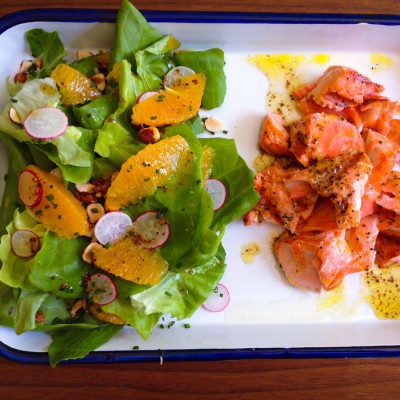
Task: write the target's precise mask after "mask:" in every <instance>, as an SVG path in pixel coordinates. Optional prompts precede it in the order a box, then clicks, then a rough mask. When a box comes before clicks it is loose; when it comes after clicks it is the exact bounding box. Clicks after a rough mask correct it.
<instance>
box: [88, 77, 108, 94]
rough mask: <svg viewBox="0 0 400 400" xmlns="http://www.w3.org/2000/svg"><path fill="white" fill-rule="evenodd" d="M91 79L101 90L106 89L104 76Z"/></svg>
mask: <svg viewBox="0 0 400 400" xmlns="http://www.w3.org/2000/svg"><path fill="white" fill-rule="evenodd" d="M90 79H91V80H92V81H93V82H94V83H95V84H96V86H97V88H98V89H99V90H101V91H103V90H104V89H105V88H106V77H105V76H104V74H102V73H99V74H95V75H93V76H91V77H90Z"/></svg>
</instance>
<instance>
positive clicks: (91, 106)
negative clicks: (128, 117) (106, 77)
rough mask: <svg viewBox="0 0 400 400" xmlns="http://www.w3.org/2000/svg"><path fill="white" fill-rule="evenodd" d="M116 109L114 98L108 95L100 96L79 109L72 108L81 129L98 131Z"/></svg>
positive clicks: (116, 103)
mask: <svg viewBox="0 0 400 400" xmlns="http://www.w3.org/2000/svg"><path fill="white" fill-rule="evenodd" d="M117 107H118V101H117V99H116V97H115V96H114V95H111V94H108V95H103V96H100V97H98V98H97V99H94V100H93V101H91V102H89V103H87V104H85V105H83V106H81V107H74V108H73V113H74V116H75V118H76V120H77V121H78V123H79V124H80V125H81V126H82V127H84V128H87V129H99V128H101V127H102V126H103V124H104V121H105V120H106V118H108V117H109V116H110V115H111V114H112V113H114V112H115V111H116V109H117Z"/></svg>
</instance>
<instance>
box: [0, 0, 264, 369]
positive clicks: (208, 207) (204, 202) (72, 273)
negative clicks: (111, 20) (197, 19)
mask: <svg viewBox="0 0 400 400" xmlns="http://www.w3.org/2000/svg"><path fill="white" fill-rule="evenodd" d="M26 40H27V42H28V44H29V46H30V48H31V52H32V56H33V57H36V58H40V60H41V63H42V65H41V66H40V67H37V65H36V64H32V68H30V69H29V70H28V72H27V80H26V82H24V83H21V82H19V83H12V82H8V88H9V95H10V101H9V103H8V104H7V106H6V107H5V110H4V111H3V113H2V114H1V116H0V140H1V141H2V142H3V143H4V144H5V145H6V146H7V150H8V175H7V180H6V186H5V191H4V195H3V201H2V205H1V209H0V229H1V234H2V235H3V236H2V237H1V241H0V260H1V262H2V267H1V269H0V324H2V325H4V326H7V327H13V328H14V329H15V332H16V333H17V334H21V333H23V332H26V331H31V330H34V331H44V332H47V333H48V334H49V335H50V336H51V338H52V343H51V345H50V347H49V350H48V353H49V358H50V364H51V365H52V366H55V365H56V364H57V363H59V362H60V361H62V360H67V359H76V358H82V357H85V356H86V355H87V354H88V353H89V352H90V351H93V350H95V349H96V348H98V347H99V346H101V345H102V344H104V343H106V342H107V341H108V340H110V339H111V338H112V337H113V336H114V335H116V334H117V333H118V332H119V331H120V330H121V329H122V326H123V325H118V324H112V323H109V322H108V321H107V320H100V319H98V318H97V317H96V315H95V314H93V313H91V312H89V311H88V308H89V307H87V308H85V307H82V308H81V309H79V307H78V308H77V307H76V305H77V304H80V303H79V302H82V301H83V300H84V301H85V302H86V303H88V304H90V301H91V299H90V296H89V295H88V292H87V290H86V287H85V277H87V276H88V274H91V273H93V272H96V271H97V268H96V267H95V266H94V265H92V264H89V263H87V262H85V261H84V260H83V258H82V254H83V252H84V250H85V248H86V247H87V246H88V244H89V243H90V241H91V239H90V238H88V237H85V236H78V237H73V238H69V239H66V238H62V237H59V236H58V235H57V234H56V233H54V232H51V231H49V230H47V229H46V227H45V226H44V225H43V224H41V223H39V222H38V221H37V220H36V219H35V216H34V215H33V214H32V212H31V211H30V210H29V209H27V208H26V207H25V206H23V204H22V202H21V201H20V199H19V196H18V190H17V187H18V177H19V174H20V173H21V171H23V170H24V168H25V167H26V166H28V165H29V164H35V165H37V166H38V167H39V168H42V169H43V170H45V171H50V170H52V169H53V168H55V167H58V168H59V170H60V171H61V174H62V179H63V180H64V182H65V185H66V187H68V188H69V189H70V190H71V191H72V192H75V190H76V189H75V184H85V183H87V182H93V181H94V180H95V179H99V178H100V179H102V180H103V181H107V180H109V179H110V177H111V176H112V174H113V173H114V172H116V171H118V169H119V168H120V167H121V165H122V164H123V163H124V162H125V161H126V160H127V159H128V158H129V157H131V156H132V155H134V154H136V153H138V152H139V151H140V150H142V149H143V148H144V147H145V146H146V144H145V143H143V142H142V141H140V140H139V136H138V129H137V127H134V126H132V125H131V123H130V116H131V112H132V107H133V105H134V104H136V103H137V100H138V98H139V96H140V95H141V94H142V93H144V92H148V91H157V90H159V89H160V88H162V85H163V77H164V75H165V74H166V73H167V72H168V71H170V70H171V69H172V68H174V67H175V66H186V67H189V68H191V69H192V70H194V71H195V72H197V73H198V72H201V73H203V74H204V75H205V76H206V86H205V91H204V95H203V100H202V107H203V108H204V109H212V108H215V107H219V106H220V105H221V104H222V103H223V101H224V97H225V94H226V79H225V74H224V70H223V67H224V53H223V51H222V50H221V49H209V50H204V51H181V50H180V51H178V52H176V50H177V49H178V48H179V47H180V42H179V41H178V40H177V39H176V38H175V37H174V36H173V35H164V34H163V33H161V32H159V31H158V30H157V29H156V28H154V27H152V26H151V25H150V24H149V23H148V22H147V21H146V19H145V18H144V17H143V15H142V14H141V13H140V12H139V11H138V10H137V9H136V8H135V7H134V6H133V5H132V4H131V3H130V2H129V1H128V0H123V1H122V4H121V8H120V11H119V13H118V16H117V20H116V25H115V39H114V43H113V46H112V48H111V51H110V58H109V63H108V65H106V66H105V65H104V63H102V62H99V61H98V59H97V58H96V56H93V55H91V56H89V57H86V58H84V59H81V60H77V61H74V62H72V63H71V64H70V65H71V66H72V67H74V68H75V69H77V70H79V71H80V72H81V73H83V74H86V75H87V76H88V77H90V76H91V75H92V74H93V73H94V72H96V71H97V72H98V71H103V73H105V75H108V78H107V85H106V88H105V90H103V92H102V95H101V96H100V97H97V98H96V99H93V100H92V101H88V102H86V103H85V104H75V105H72V106H66V105H65V104H62V96H61V94H60V92H59V89H58V87H57V85H56V83H55V82H54V81H53V79H52V78H51V77H50V76H51V73H52V71H53V70H54V68H55V67H56V66H57V65H58V64H60V63H64V62H65V60H64V59H65V57H66V51H65V48H64V45H63V43H62V41H61V39H60V37H59V35H58V33H57V32H45V31H44V30H42V29H33V30H30V31H29V32H27V35H26ZM35 65H36V67H35ZM116 70H118V74H116V73H115V71H116ZM43 85H46V86H45V87H46V88H47V89H46V90H42V89H43V87H44V86H43ZM45 106H46V107H47V106H53V107H59V108H61V109H62V110H64V112H65V113H66V114H67V116H68V128H67V130H66V131H65V133H63V134H62V135H61V136H59V137H57V138H55V139H51V140H34V139H33V138H31V137H30V136H29V135H28V134H27V132H26V131H25V130H24V128H23V125H22V124H21V123H18V121H17V122H15V121H12V120H10V110H11V109H14V110H15V111H16V112H17V114H18V116H19V117H20V119H21V120H22V121H23V119H24V118H25V117H26V115H28V114H29V113H30V112H31V111H32V110H34V109H37V108H40V107H45ZM201 131H202V127H201V118H200V117H199V116H197V117H195V118H193V119H192V120H188V121H186V122H183V123H179V124H175V125H171V126H165V127H163V128H162V138H168V137H172V136H174V135H180V136H182V137H183V138H184V139H185V141H186V142H187V143H188V145H189V147H190V150H191V154H192V158H191V159H190V162H189V163H188V165H187V167H186V168H185V169H184V170H182V171H181V172H179V173H176V174H175V175H173V176H172V177H171V178H170V179H169V180H168V182H167V183H166V185H165V186H164V188H163V190H161V189H159V190H156V192H155V193H154V194H153V195H150V196H148V197H145V198H144V199H143V200H142V201H141V202H140V203H139V204H134V205H131V206H129V207H127V208H125V209H124V210H123V211H124V212H125V213H127V214H128V215H130V216H131V217H132V219H134V218H135V217H136V216H138V215H140V214H142V213H143V212H146V211H148V210H157V211H158V212H160V213H162V214H163V215H165V217H166V218H167V220H168V222H169V227H170V236H169V238H168V241H167V242H166V243H165V244H164V245H163V246H162V247H161V248H160V249H159V251H160V253H161V254H162V256H163V258H164V259H165V260H167V262H168V266H169V267H168V272H167V273H166V274H165V275H164V276H163V278H162V279H161V280H160V281H159V282H158V283H156V284H155V285H154V286H144V285H139V284H137V283H134V282H130V281H127V280H124V279H122V278H119V277H117V276H113V275H112V274H111V273H109V274H108V275H109V276H110V277H111V279H112V280H113V282H114V284H115V286H116V288H117V293H118V296H117V297H116V298H115V300H113V301H112V302H111V303H109V304H107V305H103V306H102V307H101V309H102V312H105V313H107V314H108V315H115V316H118V317H119V318H120V319H121V320H123V321H124V322H125V323H126V324H127V325H130V326H131V327H133V328H134V329H135V330H136V331H137V333H138V334H139V335H140V336H141V337H143V338H144V339H146V338H148V337H149V336H150V335H151V332H152V330H153V328H154V327H155V326H156V324H157V323H158V321H159V319H160V318H161V317H162V316H163V315H167V314H170V315H171V317H172V318H175V319H177V320H181V319H185V318H189V317H191V316H192V315H193V314H194V312H195V311H196V310H197V309H198V307H199V306H200V305H201V304H202V303H203V302H204V301H205V300H206V299H207V298H208V297H209V295H210V293H211V292H212V290H213V289H214V288H215V286H216V285H217V283H218V282H219V281H220V279H221V278H222V276H223V274H224V271H225V268H226V263H225V250H224V248H223V246H222V244H221V241H222V237H223V234H224V231H225V228H226V226H227V225H228V224H229V223H231V222H232V221H234V220H235V219H237V218H239V217H240V216H242V215H243V214H245V213H246V212H247V211H248V210H250V209H251V208H252V207H253V206H254V205H255V204H256V202H257V201H258V194H257V193H256V191H255V190H254V187H253V179H254V176H253V173H252V172H251V171H250V169H249V168H248V167H247V165H246V163H245V162H244V160H243V159H242V158H241V157H240V156H239V154H238V152H237V149H236V146H235V143H234V141H233V140H231V139H225V138H218V137H214V138H199V137H198V136H197V134H198V133H199V132H201ZM210 149H211V153H212V155H213V156H212V168H211V175H210V177H212V178H217V179H219V180H220V181H221V182H223V184H224V185H225V187H226V190H227V197H226V202H225V204H224V206H223V207H222V208H220V209H219V210H217V211H214V210H213V204H212V198H211V195H210V194H209V193H208V192H207V191H206V190H205V189H204V185H203V179H204V178H203V173H204V171H203V169H202V167H203V160H204V157H205V152H206V151H209V150H210ZM226 160H229V162H226ZM16 230H29V231H32V232H34V233H35V234H36V235H37V236H38V237H39V239H40V249H39V250H38V252H37V253H36V254H35V255H34V256H32V257H29V258H22V257H19V256H17V255H16V254H15V252H14V251H13V248H12V245H11V237H12V234H13V232H15V231H16ZM102 272H103V273H105V272H104V271H102ZM82 304H84V303H82Z"/></svg>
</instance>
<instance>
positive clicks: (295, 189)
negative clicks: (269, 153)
mask: <svg viewBox="0 0 400 400" xmlns="http://www.w3.org/2000/svg"><path fill="white" fill-rule="evenodd" d="M298 171H299V169H298V168H295V167H291V168H288V169H285V168H283V167H282V166H280V165H275V164H273V165H271V166H270V167H268V168H266V169H265V170H263V171H261V172H259V173H258V174H257V175H256V179H255V188H256V190H257V191H258V193H259V194H260V200H259V202H258V204H257V205H256V206H255V207H254V208H253V210H251V211H250V212H249V213H248V214H246V216H245V218H244V222H245V225H251V224H254V223H260V222H262V221H264V220H266V221H268V222H273V223H275V224H278V225H282V226H284V227H286V228H287V229H289V230H290V231H291V232H294V231H295V229H296V226H297V224H298V222H299V220H300V218H307V217H308V216H309V215H310V213H311V211H312V209H313V207H314V205H315V203H316V201H317V198H318V195H317V194H316V192H315V190H314V189H312V187H311V186H310V185H309V184H308V183H307V182H291V184H289V185H287V182H290V178H291V177H292V176H293V175H294V174H296V173H297V172H298Z"/></svg>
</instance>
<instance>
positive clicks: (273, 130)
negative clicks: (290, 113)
mask: <svg viewBox="0 0 400 400" xmlns="http://www.w3.org/2000/svg"><path fill="white" fill-rule="evenodd" d="M259 147H260V149H261V150H264V151H265V152H266V153H268V154H270V155H271V156H289V155H291V152H290V150H289V133H288V131H287V129H286V127H285V124H284V121H283V118H282V117H281V116H280V115H279V114H274V113H270V112H269V113H267V114H266V116H265V117H264V119H263V121H262V124H261V132H260V138H259Z"/></svg>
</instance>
